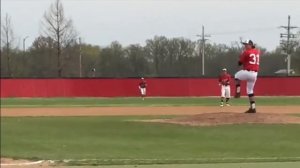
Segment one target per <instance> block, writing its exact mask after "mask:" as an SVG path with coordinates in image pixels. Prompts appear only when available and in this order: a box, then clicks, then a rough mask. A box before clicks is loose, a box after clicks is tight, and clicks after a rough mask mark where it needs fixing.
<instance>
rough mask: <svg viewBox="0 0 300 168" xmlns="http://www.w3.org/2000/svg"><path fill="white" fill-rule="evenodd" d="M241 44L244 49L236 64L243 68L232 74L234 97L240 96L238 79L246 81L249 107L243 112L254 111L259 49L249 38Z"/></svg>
mask: <svg viewBox="0 0 300 168" xmlns="http://www.w3.org/2000/svg"><path fill="white" fill-rule="evenodd" d="M242 44H243V45H244V51H243V53H242V54H241V55H240V59H239V61H238V65H239V66H243V68H242V70H240V71H238V72H237V73H236V74H235V76H234V78H235V81H236V94H235V97H236V98H239V97H240V96H241V88H240V81H241V80H244V81H247V94H248V97H249V103H250V108H249V110H247V111H246V112H245V113H256V108H255V99H254V86H255V82H256V79H257V72H258V71H259V58H260V51H259V50H258V49H256V48H255V45H254V44H253V42H252V41H251V40H245V41H243V42H242Z"/></svg>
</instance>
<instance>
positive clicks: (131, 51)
mask: <svg viewBox="0 0 300 168" xmlns="http://www.w3.org/2000/svg"><path fill="white" fill-rule="evenodd" d="M2 22H3V24H2V32H1V35H2V39H1V40H2V46H1V77H7V78H23V77H24V78H61V77H64V78H72V77H74V78H77V77H114V78H126V77H202V76H203V75H202V52H203V50H202V49H201V48H200V47H201V46H202V44H201V41H192V40H190V39H186V38H167V37H165V36H155V37H153V38H152V39H148V40H146V44H145V45H144V46H141V45H139V44H132V45H129V46H122V45H121V44H120V43H119V42H118V41H114V42H112V43H111V44H110V45H109V46H105V47H100V46H98V45H91V44H88V43H82V42H81V41H80V39H79V37H78V33H77V32H76V30H75V28H74V26H73V23H72V20H71V19H69V18H66V17H65V15H64V9H63V6H62V3H61V2H60V0H56V1H55V3H53V4H52V5H51V6H50V8H49V9H48V11H46V12H45V14H44V17H43V21H42V25H43V28H44V30H43V33H42V34H41V35H40V36H39V37H37V38H36V39H35V40H34V42H33V43H32V45H31V46H30V47H29V48H28V49H27V50H24V49H23V50H22V49H19V48H17V47H13V42H14V36H13V28H12V24H11V18H10V17H9V16H8V15H6V17H5V20H4V21H2ZM258 48H260V50H261V52H262V55H261V60H260V64H261V71H260V73H259V75H261V76H274V75H275V72H276V71H278V70H279V69H286V64H287V63H286V56H284V55H283V54H282V49H281V48H280V47H278V48H277V49H276V50H275V51H272V52H267V51H266V49H264V48H262V47H259V46H258ZM292 50H293V52H292V65H291V68H292V69H294V70H295V74H294V75H299V74H300V45H299V40H298V41H297V43H295V45H294V46H293V49H292ZM204 52H205V53H204V55H205V57H204V65H205V68H204V70H205V75H204V76H206V77H215V76H218V75H219V73H220V70H221V69H222V68H227V69H228V70H229V72H230V73H232V74H234V73H235V72H236V71H238V66H237V61H238V57H239V55H240V53H241V48H240V46H237V45H236V43H233V44H232V45H225V44H210V43H208V44H205V48H204Z"/></svg>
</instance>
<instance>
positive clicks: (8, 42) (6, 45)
mask: <svg viewBox="0 0 300 168" xmlns="http://www.w3.org/2000/svg"><path fill="white" fill-rule="evenodd" d="M1 28H2V29H1V36H2V37H3V38H1V42H2V44H3V49H4V52H5V55H6V57H7V62H6V63H7V64H6V66H7V76H8V77H12V76H13V74H12V71H11V68H10V51H11V49H12V47H13V42H14V40H15V38H14V33H13V28H12V23H11V17H10V16H9V15H8V14H6V15H5V19H4V23H3V24H2V25H1ZM1 48H2V46H1ZM1 56H2V55H1ZM1 60H4V59H1Z"/></svg>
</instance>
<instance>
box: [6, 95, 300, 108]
mask: <svg viewBox="0 0 300 168" xmlns="http://www.w3.org/2000/svg"><path fill="white" fill-rule="evenodd" d="M256 99H257V104H258V105H281V106H287V105H300V103H299V102H300V97H257V98H256ZM231 103H233V104H234V105H248V99H247V98H246V97H244V98H241V99H231ZM216 104H219V97H205V98H199V97H192V98H190V97H180V98H178V97H177V98H147V99H146V100H145V101H142V100H141V99H140V98H48V99H45V98H32V99H29V98H5V99H1V107H14V108H16V107H98V106H100V107H101V106H215V105H216Z"/></svg>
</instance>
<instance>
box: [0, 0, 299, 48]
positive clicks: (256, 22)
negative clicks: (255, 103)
mask: <svg viewBox="0 0 300 168" xmlns="http://www.w3.org/2000/svg"><path fill="white" fill-rule="evenodd" d="M53 2H54V0H2V6H1V7H2V11H1V14H2V15H1V18H2V19H3V16H4V15H5V14H6V13H8V14H9V15H10V16H11V18H12V23H13V28H14V32H15V36H16V37H17V38H18V39H19V40H18V41H19V46H20V47H21V46H22V39H23V38H24V37H26V36H29V38H28V39H27V40H26V46H27V47H28V46H30V45H31V43H32V41H33V40H34V39H35V38H36V37H37V36H39V35H40V33H41V20H42V18H43V15H44V12H45V11H46V10H48V9H49V6H50V5H51V3H53ZM62 3H63V6H64V8H65V15H66V16H67V17H69V18H72V19H73V22H74V26H75V28H76V30H77V31H78V32H79V35H80V36H81V37H82V39H83V41H84V42H86V43H90V44H94V45H100V46H107V45H109V44H110V43H111V42H112V41H119V42H120V43H121V44H122V45H124V46H127V45H129V44H141V45H144V44H145V40H147V39H152V38H153V37H154V36H155V35H162V36H166V37H168V38H173V37H184V38H188V39H191V40H193V41H194V40H197V38H198V37H196V35H197V34H201V29H202V28H201V27H202V25H204V27H205V33H206V34H210V35H211V37H209V40H208V42H209V43H223V44H228V45H230V44H232V42H234V41H239V38H240V37H242V38H244V39H246V38H250V39H252V40H253V41H254V42H255V43H256V44H258V45H260V46H262V47H265V48H267V49H268V50H269V51H270V50H274V49H275V47H276V46H278V45H279V41H280V37H279V36H280V33H285V30H284V29H280V28H278V27H279V26H285V25H287V22H288V20H287V18H288V15H290V16H291V24H292V25H293V26H298V27H300V1H299V0H62ZM298 31H299V29H294V30H293V32H295V33H296V32H298Z"/></svg>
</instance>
